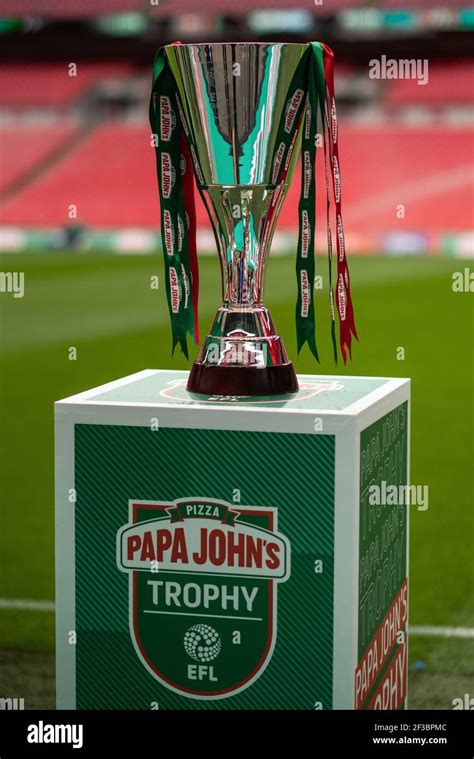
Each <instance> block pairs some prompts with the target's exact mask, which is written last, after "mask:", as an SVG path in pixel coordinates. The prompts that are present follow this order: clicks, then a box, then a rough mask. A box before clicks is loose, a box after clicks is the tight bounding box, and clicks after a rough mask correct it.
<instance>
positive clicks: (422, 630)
mask: <svg viewBox="0 0 474 759" xmlns="http://www.w3.org/2000/svg"><path fill="white" fill-rule="evenodd" d="M1 609H8V610H14V609H18V610H20V611H46V612H53V611H54V601H34V600H30V599H25V598H0V610H1ZM207 616H211V615H207ZM408 633H409V635H414V636H417V637H418V636H422V635H426V636H430V637H435V638H474V627H437V626H435V625H415V626H410V627H409V628H408Z"/></svg>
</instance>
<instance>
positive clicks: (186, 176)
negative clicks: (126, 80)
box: [149, 48, 197, 358]
mask: <svg viewBox="0 0 474 759" xmlns="http://www.w3.org/2000/svg"><path fill="white" fill-rule="evenodd" d="M179 106H180V103H179V100H178V94H177V92H176V83H175V79H174V76H173V74H172V71H171V69H170V67H169V64H168V60H167V57H166V50H165V48H161V49H160V50H159V51H158V53H157V55H156V58H155V63H154V68H153V84H152V93H151V100H150V111H149V117H150V125H151V128H152V132H153V139H154V146H155V153H156V170H157V175H158V190H159V195H160V211H161V240H162V247H163V257H164V264H165V279H166V295H167V301H168V309H169V313H170V320H171V329H172V351H171V352H172V353H173V352H174V349H175V348H176V345H178V344H179V345H180V347H181V350H182V352H183V353H184V355H185V356H186V358H188V347H187V335H188V334H190V335H192V336H194V337H196V335H197V329H196V327H195V317H194V305H197V303H196V301H197V292H196V284H197V283H196V282H195V279H196V276H195V275H194V276H193V274H194V273H193V272H192V271H191V258H190V247H191V245H193V246H194V248H195V238H196V231H195V227H194V229H193V228H191V223H192V222H194V224H195V221H194V202H193V203H192V205H193V208H192V209H191V208H190V203H189V202H186V200H187V199H186V197H185V195H186V192H188V191H189V187H186V182H192V169H191V161H190V156H189V150H188V147H187V144H186V135H185V134H184V129H183V124H182V121H181V118H180V115H179V112H178V109H179ZM191 191H192V188H191ZM188 209H189V210H188ZM191 214H192V218H190V215H191ZM194 224H193V226H194ZM193 290H194V292H193ZM193 295H194V298H193ZM193 301H194V303H193ZM196 326H197V325H196Z"/></svg>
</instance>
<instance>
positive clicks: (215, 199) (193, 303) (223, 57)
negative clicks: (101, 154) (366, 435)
mask: <svg viewBox="0 0 474 759" xmlns="http://www.w3.org/2000/svg"><path fill="white" fill-rule="evenodd" d="M310 54H312V51H310V50H309V46H308V44H285V43H278V44H275V43H223V44H221V43H212V44H192V45H191V44H190V45H182V44H174V45H167V46H165V47H164V48H162V49H161V51H160V53H159V54H158V56H157V61H158V63H156V62H155V75H154V87H153V94H152V101H151V108H150V118H151V122H152V126H153V129H154V132H155V134H156V140H157V142H156V148H157V151H156V152H157V168H158V181H159V188H160V199H161V222H162V238H163V244H164V257H165V268H166V285H167V294H168V304H169V309H170V316H171V321H172V326H173V345H175V344H178V343H179V344H181V347H182V348H183V350H184V352H185V353H186V354H187V348H186V334H187V333H188V332H189V333H190V334H193V333H194V335H195V337H197V277H198V273H197V258H196V251H195V217H194V200H193V188H192V185H193V180H192V169H194V176H195V180H196V184H197V187H198V190H199V192H200V194H201V197H202V199H203V201H204V204H205V206H206V208H207V211H208V213H209V217H210V219H211V223H212V227H213V231H214V235H215V239H216V243H217V250H218V255H219V260H220V265H221V272H222V301H223V302H222V305H221V306H220V308H219V309H218V311H217V313H216V315H215V317H214V319H213V321H212V324H211V326H210V329H209V331H208V333H207V334H206V335H205V337H204V339H203V341H202V345H201V349H200V352H199V355H198V358H197V360H196V361H195V362H194V364H193V366H192V369H191V372H190V375H189V380H188V385H187V387H188V390H189V391H190V392H194V393H203V394H206V395H281V394H286V393H294V392H295V391H297V389H298V382H297V379H296V374H295V371H294V368H293V365H292V363H291V361H290V360H289V359H288V356H287V352H286V349H285V346H284V344H283V340H282V338H281V336H280V335H279V334H278V332H277V330H276V327H275V325H274V322H273V319H272V317H271V315H270V312H269V310H268V308H267V307H266V306H265V305H264V302H263V293H264V283H265V269H266V264H267V261H268V257H269V254H270V246H271V242H272V237H273V233H274V230H275V225H276V222H277V218H278V214H279V211H280V209H281V206H282V203H283V201H284V199H285V197H286V194H287V191H288V187H289V185H290V182H291V179H292V176H293V171H294V167H295V163H296V159H297V155H298V151H299V148H300V144H301V140H302V133H303V130H304V128H305V129H306V133H307V134H306V141H307V142H308V143H309V142H313V141H314V139H315V131H316V126H315V124H316V112H315V111H316V109H317V108H318V104H319V105H320V106H321V107H322V102H323V101H322V100H319V102H318V95H317V92H316V91H315V92H314V93H313V94H314V98H315V99H314V103H313V106H314V107H313V111H314V113H313V124H312V127H311V130H310V116H309V114H308V110H309V109H310V105H311V104H310V101H309V98H308V91H309V88H308V82H309V80H310V76H309V74H308V71H309V68H310V65H311V64H310V62H309V58H308V56H309V55H310ZM321 61H322V56H321ZM321 71H322V64H321ZM323 76H324V75H323ZM315 77H316V74H315ZM329 158H331V156H329ZM311 168H312V169H313V171H314V165H312V166H311ZM303 170H304V171H306V172H307V168H306V169H303ZM303 181H304V180H303ZM311 182H312V183H313V184H314V176H313V177H307V191H305V195H306V201H307V202H310V203H311V202H312V203H313V206H314V188H312V189H311V192H310V191H309V187H310V185H311ZM306 201H304V200H303V205H302V206H301V204H300V212H301V213H300V239H299V251H300V256H299V259H300V262H299V263H300V265H299V266H298V263H297V277H298V288H299V296H298V304H297V310H298V309H299V318H300V321H301V322H304V320H305V319H307V321H308V323H309V328H311V327H313V328H314V312H313V309H312V297H313V292H312V285H313V280H314V262H312V261H311V258H312V259H313V261H314V253H313V250H314V228H313V229H311V228H309V224H308V221H309V219H310V218H311V216H310V215H309V216H308V215H307V217H306V228H305V215H304V203H305V202H306ZM347 286H348V282H347V283H344V282H343V287H344V288H347ZM297 321H298V313H297ZM304 329H305V325H304V324H302V333H303V332H304ZM183 336H184V337H183ZM305 339H306V338H305ZM299 342H300V339H299ZM303 342H304V340H303ZM311 342H312V341H311V339H309V338H308V343H309V344H310V346H311ZM299 347H301V346H300V345H299ZM313 353H315V355H316V356H317V353H316V348H315V345H314V350H313Z"/></svg>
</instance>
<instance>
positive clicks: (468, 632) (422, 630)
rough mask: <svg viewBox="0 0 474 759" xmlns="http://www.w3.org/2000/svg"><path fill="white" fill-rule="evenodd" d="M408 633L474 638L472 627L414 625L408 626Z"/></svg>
mask: <svg viewBox="0 0 474 759" xmlns="http://www.w3.org/2000/svg"><path fill="white" fill-rule="evenodd" d="M408 634H409V635H430V636H433V637H439V638H474V627H435V626H434V625H415V626H414V627H410V626H409V627H408Z"/></svg>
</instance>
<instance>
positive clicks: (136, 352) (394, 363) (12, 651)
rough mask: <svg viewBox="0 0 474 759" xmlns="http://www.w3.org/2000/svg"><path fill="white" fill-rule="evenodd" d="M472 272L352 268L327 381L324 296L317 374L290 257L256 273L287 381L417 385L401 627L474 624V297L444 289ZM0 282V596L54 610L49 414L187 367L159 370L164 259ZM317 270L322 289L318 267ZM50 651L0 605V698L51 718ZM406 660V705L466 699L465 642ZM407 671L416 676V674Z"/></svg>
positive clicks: (212, 305) (12, 259)
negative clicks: (6, 289) (109, 388)
mask: <svg viewBox="0 0 474 759" xmlns="http://www.w3.org/2000/svg"><path fill="white" fill-rule="evenodd" d="M468 265H469V262H468V261H459V260H451V259H444V258H439V257H433V258H428V257H424V258H414V257H410V258H388V257H378V256H375V257H359V258H355V257H353V258H352V261H351V274H352V289H353V299H354V303H355V311H356V322H357V326H358V330H359V335H360V343H355V344H354V349H353V361H352V363H351V362H349V363H348V365H347V366H344V365H343V364H342V363H340V364H339V365H338V366H337V368H335V367H334V364H333V362H332V359H331V346H330V339H329V335H330V329H329V321H328V312H329V306H328V297H327V290H326V291H325V290H321V291H316V308H317V319H318V347H319V349H320V355H321V357H322V360H321V364H320V365H318V364H316V363H315V361H314V360H313V359H312V357H311V355H310V354H309V351H307V349H305V350H303V352H302V353H301V355H300V357H299V358H297V356H296V344H295V327H294V307H295V306H294V304H295V297H296V280H295V274H294V259H293V258H292V257H291V256H281V257H280V256H274V257H273V258H272V260H271V261H270V262H269V266H268V276H267V288H266V292H267V297H266V299H265V303H266V305H267V306H268V307H269V308H270V309H271V313H272V315H273V317H274V320H275V323H276V326H277V329H278V330H279V332H280V333H281V334H282V336H283V338H284V340H285V343H286V347H287V349H288V353H289V355H290V357H291V359H292V360H293V361H294V363H295V365H296V369H297V371H299V372H310V373H318V372H321V373H324V374H332V373H340V374H360V375H375V376H394V377H397V376H402V377H411V378H412V380H413V382H412V440H411V482H412V483H414V484H419V485H428V486H429V508H428V510H427V511H417V510H416V508H414V507H412V508H411V515H410V519H411V550H410V615H411V616H410V621H411V624H412V625H444V626H464V627H473V626H474V594H473V583H472V578H473V570H474V567H473V562H474V559H473V554H472V534H473V514H474V510H473V477H472V461H473V438H472V382H473V363H472V347H473V342H474V341H473V337H474V335H473V331H474V329H473V313H472V297H473V296H472V294H471V293H468V292H464V293H455V292H453V290H452V274H453V272H455V271H463V270H464V268H465V267H467V266H468ZM1 269H2V271H4V272H6V271H22V272H24V273H25V295H24V297H23V298H18V299H14V298H13V296H12V294H8V293H0V330H1V368H0V392H1V425H0V436H1V444H2V455H1V457H0V481H1V483H2V487H1V493H2V505H1V512H0V570H1V571H0V598H1V599H5V598H7V599H42V600H43V599H46V600H52V599H53V598H54V531H53V524H54V522H53V514H54V500H53V478H54V469H53V402H54V401H55V400H58V399H59V398H63V397H66V396H68V395H71V394H73V393H77V392H79V391H82V390H85V389H88V388H91V387H94V386H96V385H99V384H102V383H104V382H108V381H111V380H113V379H116V378H118V377H121V376H124V375H127V374H130V373H132V372H135V371H138V370H140V369H144V368H158V367H159V368H168V369H170V368H176V369H184V368H187V367H189V364H188V362H187V361H186V360H185V359H184V357H183V356H180V355H176V356H174V357H171V355H170V327H169V323H168V311H167V307H166V302H165V290H164V287H163V288H160V289H158V290H156V289H152V288H151V287H150V278H151V277H153V276H154V275H158V276H159V277H160V280H161V277H162V264H161V256H158V255H157V256H118V255H108V254H100V255H99V254H92V253H84V254H77V253H48V254H46V253H37V254H27V255H26V254H25V255H23V254H21V255H20V254H5V255H3V256H2V262H1ZM318 273H320V274H322V275H323V277H324V279H325V280H326V273H327V262H326V261H325V259H324V258H323V257H320V258H319V259H318ZM200 274H201V297H200V317H201V318H200V326H201V332H202V333H203V332H204V330H205V329H206V328H207V327H208V326H209V323H210V321H211V318H212V315H213V313H214V311H215V309H216V308H217V307H218V305H219V302H220V275H219V266H218V263H217V258H216V257H215V256H213V257H203V258H201V262H200ZM71 347H75V348H76V350H77V359H76V360H69V357H68V356H69V349H70V348H71ZM400 348H403V349H404V351H405V357H404V360H399V349H400ZM397 352H398V353H397ZM195 353H196V349H194V348H192V356H193V357H194V355H195ZM53 650H54V616H53V614H52V613H48V612H33V611H24V610H22V611H20V610H11V609H2V608H0V696H2V697H4V696H5V697H6V696H15V695H17V696H24V697H25V699H26V707H28V706H31V707H33V706H42V705H44V706H52V705H53V703H54V701H53V698H54V696H53V690H52V688H53V657H52V652H53ZM410 661H411V670H410V687H409V694H410V706H411V707H419V708H429V707H438V708H451V702H452V699H453V698H455V697H462V696H463V695H464V693H466V692H467V693H471V695H473V694H474V640H473V639H471V640H469V639H466V640H461V639H452V638H424V637H413V638H411V640H410ZM416 661H422V662H423V663H424V667H423V668H422V669H421V668H420V669H413V663H414V662H416Z"/></svg>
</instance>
